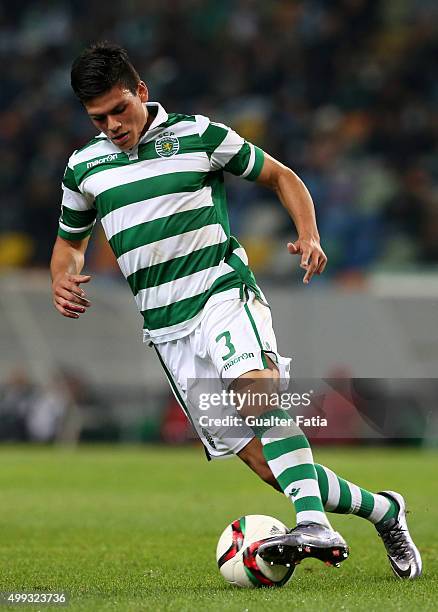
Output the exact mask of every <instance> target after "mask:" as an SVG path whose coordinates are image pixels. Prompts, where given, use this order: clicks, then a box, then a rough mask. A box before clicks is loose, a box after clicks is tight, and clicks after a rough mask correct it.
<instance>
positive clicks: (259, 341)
mask: <svg viewBox="0 0 438 612" xmlns="http://www.w3.org/2000/svg"><path fill="white" fill-rule="evenodd" d="M245 312H246V314H247V315H248V318H249V320H250V323H251V325H252V328H253V330H254V334H255V337H256V338H257V342H258V344H259V347H260V351H261V354H262V363H263V367H264V368H265V369H267V367H268V362H267V361H266V357H265V352H264V350H263V344H262V341H261V340H260V336H259V332H258V330H257V325H256V324H255V321H254V319H253V317H252V314H251V312H250V310H249V308H248V304H245Z"/></svg>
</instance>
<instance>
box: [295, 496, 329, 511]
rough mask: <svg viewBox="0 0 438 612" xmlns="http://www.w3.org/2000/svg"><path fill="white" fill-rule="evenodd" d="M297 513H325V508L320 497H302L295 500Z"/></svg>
mask: <svg viewBox="0 0 438 612" xmlns="http://www.w3.org/2000/svg"><path fill="white" fill-rule="evenodd" d="M293 504H294V508H295V512H306V511H308V510H312V511H317V512H324V507H323V505H322V503H321V500H320V498H319V497H316V495H315V496H314V495H309V496H308V497H301V498H300V499H295V500H293Z"/></svg>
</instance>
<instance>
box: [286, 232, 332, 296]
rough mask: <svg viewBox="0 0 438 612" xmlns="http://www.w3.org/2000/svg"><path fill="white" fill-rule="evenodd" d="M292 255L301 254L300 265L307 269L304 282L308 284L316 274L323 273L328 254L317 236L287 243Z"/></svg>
mask: <svg viewBox="0 0 438 612" xmlns="http://www.w3.org/2000/svg"><path fill="white" fill-rule="evenodd" d="M287 250H288V251H289V253H290V254H291V255H301V263H300V267H301V268H303V270H306V274H305V275H304V278H303V283H304V284H305V285H308V284H309V282H310V279H311V278H312V276H313V275H314V274H322V273H323V272H324V268H325V266H326V264H327V255H326V254H325V253H324V251H323V250H322V248H321V245H320V243H319V239H317V238H298V240H296V241H295V242H288V243H287Z"/></svg>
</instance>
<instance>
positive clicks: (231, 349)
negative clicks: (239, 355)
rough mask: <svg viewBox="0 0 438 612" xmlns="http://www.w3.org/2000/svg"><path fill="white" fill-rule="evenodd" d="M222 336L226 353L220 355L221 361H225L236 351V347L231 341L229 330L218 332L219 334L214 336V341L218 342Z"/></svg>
mask: <svg viewBox="0 0 438 612" xmlns="http://www.w3.org/2000/svg"><path fill="white" fill-rule="evenodd" d="M222 338H225V346H226V347H227V349H228V353H227V354H226V355H224V356H223V357H222V361H226V360H227V359H229V358H230V357H232V356H233V355H234V353H235V352H236V347H235V346H234V344H233V343H232V342H231V334H230V332H229V331H224V332H222V333H221V334H219V336H218V337H217V338H216V342H219V341H220V340H222Z"/></svg>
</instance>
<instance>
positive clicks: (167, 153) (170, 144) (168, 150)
mask: <svg viewBox="0 0 438 612" xmlns="http://www.w3.org/2000/svg"><path fill="white" fill-rule="evenodd" d="M155 151H156V152H157V153H158V155H159V156H160V157H172V155H176V153H178V151H179V140H178V138H177V137H176V136H175V135H174V133H173V132H163V133H162V134H160V135H159V137H158V138H157V140H156V141H155Z"/></svg>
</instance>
